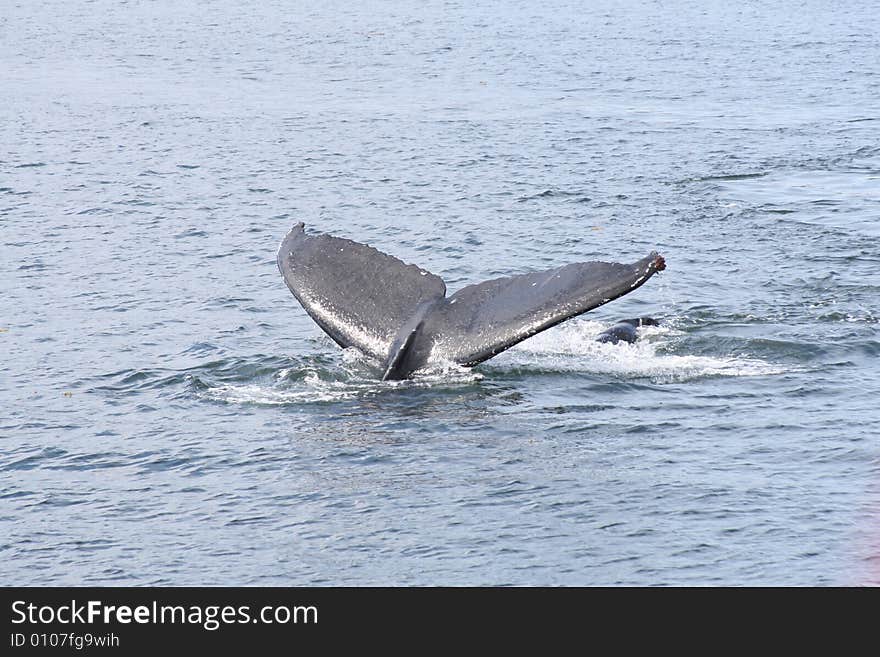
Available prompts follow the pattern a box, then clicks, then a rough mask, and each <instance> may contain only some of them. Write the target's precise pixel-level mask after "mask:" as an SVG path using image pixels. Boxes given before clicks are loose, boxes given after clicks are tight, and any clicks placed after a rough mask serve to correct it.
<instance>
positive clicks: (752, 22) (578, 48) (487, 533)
mask: <svg viewBox="0 0 880 657" xmlns="http://www.w3.org/2000/svg"><path fill="white" fill-rule="evenodd" d="M877 34H880V9H878V7H877V5H876V3H873V2H857V1H854V2H847V3H843V4H841V5H839V6H838V5H836V4H829V3H825V2H813V1H808V2H787V1H786V2H779V3H772V4H771V5H769V6H767V5H766V4H765V3H727V2H720V1H717V2H716V1H714V0H713V1H710V2H696V1H694V2H687V1H684V0H681V1H669V2H610V1H609V2H589V3H580V2H548V3H532V2H480V3H470V2H452V1H450V2H428V3H422V2H411V1H409V0H402V1H400V2H388V3H373V2H370V3H346V2H336V1H334V0H329V1H328V0H324V1H322V2H310V1H304V2H295V3H287V2H280V1H267V2H260V3H240V2H232V1H231V0H216V1H212V2H207V1H206V2H186V3H180V2H172V1H171V0H156V1H153V2H147V1H144V2H116V1H115V0H113V1H111V0H95V1H93V2H61V1H57V2H41V3H30V2H14V1H10V2H6V3H5V4H4V11H3V12H2V16H0V92H2V93H0V138H2V148H0V354H2V357H0V582H2V583H3V584H7V585H8V584H17V585H26V584H27V585H46V584H93V585H120V584H137V585H150V584H171V585H186V584H208V585H215V584H232V585H311V584H330V585H371V584H378V585H387V584H391V585H409V584H423V585H440V584H443V585H460V584H489V585H495V584H498V585H504V584H509V585H537V584H549V585H575V584H577V585H715V584H722V585H876V584H880V432H878V429H877V424H878V422H880V408H878V401H877V400H878V393H880V377H878V355H880V309H878V301H880V276H878V269H880V248H878V237H880V54H878V52H880V51H878V46H877ZM297 221H304V222H305V223H306V226H307V230H310V231H316V232H327V233H331V234H334V235H339V236H342V237H348V238H351V239H355V240H358V241H362V242H367V243H369V244H372V245H373V246H375V247H377V248H379V249H381V250H383V251H386V252H388V253H392V254H394V255H396V256H398V257H400V258H402V259H404V260H406V261H407V262H413V263H417V264H418V265H419V266H421V267H424V268H426V269H429V270H430V271H432V272H434V273H436V274H438V275H440V276H442V277H443V278H444V280H446V282H447V284H448V287H449V289H450V291H455V290H456V289H458V288H459V287H462V286H464V285H466V284H469V283H473V282H478V281H480V280H484V279H487V278H490V277H495V276H501V275H508V274H513V273H519V272H524V271H530V270H535V269H544V268H549V267H554V266H558V265H562V264H565V263H568V262H575V261H582V260H593V259H603V260H609V259H610V260H618V261H622V262H631V261H633V260H635V259H637V258H640V257H642V256H644V255H645V254H647V253H648V252H649V251H650V250H652V249H657V250H659V251H661V252H662V253H663V254H664V256H665V257H666V260H667V263H668V268H667V270H666V272H664V273H662V274H660V275H658V276H656V277H654V278H653V279H652V280H650V281H649V282H648V283H647V284H646V285H645V286H644V287H642V288H640V289H638V290H637V291H635V292H634V293H632V294H631V295H629V296H626V297H624V298H622V299H619V300H617V301H614V302H612V303H610V304H608V305H607V306H604V307H602V308H600V309H597V310H596V311H593V312H591V313H589V314H586V315H584V316H582V317H581V318H578V319H575V320H572V321H570V322H568V323H565V324H562V325H560V326H559V327H556V328H554V329H552V330H550V331H547V332H545V333H543V334H540V335H538V336H536V337H534V338H532V339H530V340H528V341H526V342H524V343H522V344H521V345H519V346H517V347H516V348H514V349H512V350H510V351H508V352H506V353H504V354H502V355H500V356H499V357H497V358H495V359H493V360H490V361H488V362H486V363H484V364H482V365H480V366H479V367H477V368H475V369H473V370H465V369H461V368H455V367H450V368H447V369H445V370H441V371H432V372H427V373H423V374H421V375H419V376H417V377H415V378H414V379H413V380H410V381H405V382H387V383H383V382H381V381H379V380H378V374H377V368H376V366H375V364H373V363H370V362H369V361H368V360H366V359H365V358H364V357H363V356H362V355H360V354H358V353H357V352H356V351H355V350H346V351H342V350H340V349H338V348H337V347H336V346H335V344H333V343H332V342H331V341H330V340H329V339H328V338H327V337H325V336H324V335H323V334H322V332H321V331H320V329H318V327H317V326H316V325H315V324H314V323H313V322H312V321H311V320H310V319H309V318H308V316H307V315H306V314H305V312H304V311H303V310H302V308H301V307H300V306H299V305H298V303H297V302H296V300H295V299H294V298H293V297H292V296H291V295H290V293H289V292H288V290H287V288H286V286H285V285H284V282H283V281H282V279H281V277H280V275H279V274H278V271H277V269H276V265H275V250H276V248H277V245H278V243H279V241H280V239H281V237H282V236H283V235H284V234H285V233H286V231H287V230H288V229H289V228H290V226H291V225H293V224H294V223H295V222H297ZM639 315H651V316H654V317H658V318H660V319H662V320H663V325H662V326H660V327H657V328H649V329H645V330H644V331H643V335H642V338H641V339H640V341H639V342H637V343H635V344H633V345H627V344H621V345H608V344H599V343H596V342H595V341H594V338H595V336H596V335H597V334H598V333H599V332H600V331H601V330H602V329H603V328H605V327H607V326H609V325H610V324H612V323H613V322H615V321H616V320H617V319H619V318H624V317H632V316H639Z"/></svg>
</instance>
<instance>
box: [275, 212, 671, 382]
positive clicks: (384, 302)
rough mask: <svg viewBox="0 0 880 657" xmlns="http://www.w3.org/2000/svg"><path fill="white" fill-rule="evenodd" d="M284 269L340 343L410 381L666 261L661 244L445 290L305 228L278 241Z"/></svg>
mask: <svg viewBox="0 0 880 657" xmlns="http://www.w3.org/2000/svg"><path fill="white" fill-rule="evenodd" d="M277 261H278V269H279V270H280V271H281V275H282V276H283V277H284V281H285V283H287V287H288V288H290V291H291V292H292V293H293V295H294V296H295V297H296V298H297V300H298V301H299V302H300V304H302V306H303V308H304V309H305V311H306V312H307V313H308V314H309V316H311V318H312V319H313V320H314V321H315V322H316V323H317V324H318V326H320V327H321V328H322V329H323V330H324V332H326V333H327V335H329V336H330V337H331V338H332V339H333V340H334V341H335V342H336V343H337V344H339V345H340V346H341V347H343V348H345V347H357V348H358V349H359V350H361V351H362V352H364V353H366V354H367V355H368V356H371V357H373V358H375V359H377V360H378V361H379V362H381V363H382V364H383V366H382V367H383V376H382V379H383V380H388V379H405V378H407V377H408V376H409V375H410V374H412V373H413V372H415V371H416V370H418V369H419V368H422V367H425V366H426V365H428V364H429V363H430V362H433V361H451V362H454V363H458V364H459V365H463V366H465V367H472V366H474V365H477V364H478V363H482V362H483V361H484V360H488V359H489V358H492V357H493V356H496V355H498V354H500V353H501V352H502V351H504V350H506V349H509V348H510V347H512V346H513V345H515V344H517V343H518V342H522V341H523V340H525V339H526V338H529V337H531V336H533V335H535V334H536V333H539V332H540V331H544V330H546V329H548V328H550V327H552V326H555V325H556V324H559V323H560V322H564V321H565V320H567V319H570V318H572V317H575V316H577V315H581V314H583V313H585V312H587V311H589V310H592V309H593V308H596V307H598V306H601V305H603V304H605V303H608V302H609V301H612V300H614V299H617V298H618V297H621V296H623V295H624V294H628V293H630V292H632V291H633V290H635V289H636V288H638V287H639V286H641V285H643V284H644V283H645V281H647V280H648V279H649V278H650V277H651V276H653V275H654V274H656V273H657V272H659V271H663V270H664V269H665V268H666V262H665V261H664V259H663V256H661V255H660V254H659V253H657V252H656V251H654V252H652V253H650V254H649V255H648V256H646V257H644V258H642V259H641V260H637V261H636V262H634V263H631V264H621V263H616V262H577V263H572V264H568V265H563V266H561V267H556V268H554V269H548V270H545V271H537V272H530V273H527V274H517V275H514V276H505V277H503V278H496V279H492V280H489V281H484V282H482V283H477V284H475V285H468V286H466V287H463V288H462V289H460V290H459V291H458V292H456V293H455V294H453V295H451V296H446V284H445V283H444V282H443V279H441V278H440V277H439V276H437V275H435V274H432V273H431V272H429V271H427V270H425V269H422V268H421V267H418V266H416V265H411V264H406V263H404V262H402V261H401V260H398V259H397V258H395V257H394V256H390V255H388V254H386V253H382V252H381V251H379V250H377V249H374V248H373V247H371V246H368V245H366V244H361V243H359V242H354V241H352V240H348V239H344V238H340V237H334V236H332V235H325V234H314V235H310V234H306V232H305V225H304V224H303V223H302V222H300V223H298V224H296V225H295V226H294V227H293V228H292V229H291V230H290V232H288V233H287V235H285V237H284V239H283V240H281V245H280V246H279V247H278V256H277Z"/></svg>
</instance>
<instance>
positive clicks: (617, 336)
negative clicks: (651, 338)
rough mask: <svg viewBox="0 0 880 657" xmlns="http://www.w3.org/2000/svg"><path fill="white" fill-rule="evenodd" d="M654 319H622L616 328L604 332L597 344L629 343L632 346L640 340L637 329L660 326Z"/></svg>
mask: <svg viewBox="0 0 880 657" xmlns="http://www.w3.org/2000/svg"><path fill="white" fill-rule="evenodd" d="M659 325H660V322H658V321H657V320H656V319H654V318H653V317H636V318H634V319H622V320H620V321H619V322H617V324H615V325H614V326H610V327H609V328H607V329H605V330H604V331H602V332H601V333H600V334H599V336H598V337H597V338H596V342H609V343H611V344H617V343H618V342H629V343H630V344H632V343H633V342H635V341H636V340H637V339H638V334H637V333H636V329H637V328H639V327H640V326H659Z"/></svg>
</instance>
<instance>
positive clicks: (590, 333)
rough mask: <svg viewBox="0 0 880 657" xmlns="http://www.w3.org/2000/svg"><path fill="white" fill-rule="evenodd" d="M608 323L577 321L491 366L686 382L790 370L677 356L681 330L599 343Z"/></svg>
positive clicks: (657, 329)
mask: <svg viewBox="0 0 880 657" xmlns="http://www.w3.org/2000/svg"><path fill="white" fill-rule="evenodd" d="M605 328H607V325H605V324H600V323H599V322H591V321H584V320H580V321H575V322H569V323H567V324H563V325H561V326H557V327H555V328H553V329H550V330H549V331H546V332H544V333H540V334H538V335H536V336H535V337H533V338H530V339H528V340H526V341H524V342H522V343H520V344H519V345H517V346H516V347H514V348H513V349H511V350H510V351H508V352H507V353H506V354H502V355H501V356H499V357H498V358H497V359H496V360H494V361H490V362H489V363H487V366H488V367H490V368H500V369H505V368H510V367H515V368H519V367H539V368H541V369H542V370H548V369H549V370H554V371H555V370H558V371H577V372H589V373H594V374H610V375H614V376H618V377H620V378H650V379H653V380H656V381H682V380H688V379H694V378H700V377H707V376H766V375H772V374H781V373H783V372H786V371H789V370H788V369H785V368H783V367H782V366H780V365H777V364H774V363H768V362H766V361H763V360H760V359H757V358H745V357H733V356H729V357H727V356H715V357H712V356H679V355H676V354H669V353H664V352H663V350H664V349H665V348H667V347H669V346H670V344H671V343H672V341H673V340H674V339H675V338H676V337H678V336H681V335H682V333H681V332H680V331H676V330H675V329H674V328H669V327H664V326H646V327H642V328H640V329H639V335H640V339H639V340H638V341H637V342H635V343H634V344H628V343H626V342H620V343H618V344H610V343H602V342H596V337H597V336H598V335H599V333H601V332H602V331H603V330H604V329H605Z"/></svg>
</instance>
